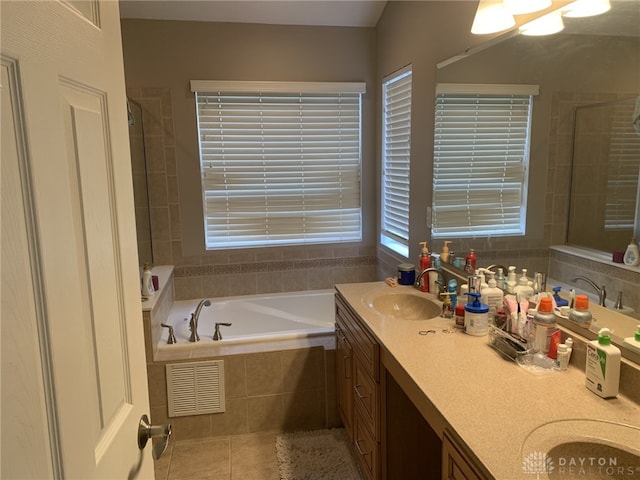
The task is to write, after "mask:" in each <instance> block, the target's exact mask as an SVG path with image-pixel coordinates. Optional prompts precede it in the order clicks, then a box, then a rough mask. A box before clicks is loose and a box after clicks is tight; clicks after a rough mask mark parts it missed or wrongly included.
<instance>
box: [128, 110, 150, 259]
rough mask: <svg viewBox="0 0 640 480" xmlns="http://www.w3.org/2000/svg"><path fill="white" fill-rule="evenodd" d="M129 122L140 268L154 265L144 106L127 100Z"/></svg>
mask: <svg viewBox="0 0 640 480" xmlns="http://www.w3.org/2000/svg"><path fill="white" fill-rule="evenodd" d="M127 114H128V122H129V149H130V152H131V172H132V175H133V200H134V205H135V211H136V233H137V238H138V263H139V264H140V266H142V265H144V264H145V263H148V264H150V265H152V264H153V249H152V244H151V224H150V222H151V220H150V218H151V216H150V211H149V188H148V179H147V156H146V150H145V144H144V140H145V137H144V125H143V122H142V106H141V105H140V104H139V103H138V102H136V101H134V100H131V99H127Z"/></svg>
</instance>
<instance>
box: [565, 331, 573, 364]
mask: <svg viewBox="0 0 640 480" xmlns="http://www.w3.org/2000/svg"><path fill="white" fill-rule="evenodd" d="M564 344H565V345H566V346H567V353H568V354H569V356H568V360H567V361H570V360H571V352H573V338H571V337H567V339H566V340H565V341H564Z"/></svg>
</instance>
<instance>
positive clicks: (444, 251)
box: [440, 240, 453, 263]
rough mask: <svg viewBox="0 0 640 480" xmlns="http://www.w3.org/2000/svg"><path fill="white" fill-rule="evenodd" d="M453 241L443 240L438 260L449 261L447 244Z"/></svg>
mask: <svg viewBox="0 0 640 480" xmlns="http://www.w3.org/2000/svg"><path fill="white" fill-rule="evenodd" d="M451 243H453V242H452V241H451V240H445V241H444V245H443V246H442V253H440V260H441V261H442V262H444V263H449V244H451Z"/></svg>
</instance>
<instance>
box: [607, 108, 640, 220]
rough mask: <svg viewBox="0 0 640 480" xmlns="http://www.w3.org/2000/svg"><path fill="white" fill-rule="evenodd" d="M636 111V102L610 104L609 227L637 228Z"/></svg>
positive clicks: (639, 160) (639, 163)
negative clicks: (633, 119)
mask: <svg viewBox="0 0 640 480" xmlns="http://www.w3.org/2000/svg"><path fill="white" fill-rule="evenodd" d="M633 114H634V103H633V102H628V103H625V102H620V103H617V104H614V105H612V106H611V107H610V121H611V127H610V132H609V138H610V143H609V158H608V162H607V190H606V202H605V212H604V214H605V218H604V222H605V225H604V228H605V230H627V229H630V230H633V228H634V225H635V219H636V198H637V195H638V179H639V178H640V135H638V133H636V131H635V130H634V128H633V123H632V118H633ZM603 116H604V115H603Z"/></svg>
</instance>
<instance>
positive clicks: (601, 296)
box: [571, 275, 607, 307]
mask: <svg viewBox="0 0 640 480" xmlns="http://www.w3.org/2000/svg"><path fill="white" fill-rule="evenodd" d="M578 280H582V281H583V282H585V283H588V284H589V285H590V286H591V288H593V289H594V290H595V292H596V293H597V294H598V304H599V305H601V306H603V307H606V305H605V300H606V299H607V288H606V287H605V286H604V285H602V287H598V285H596V282H594V281H593V280H591V279H590V278H587V277H583V276H582V275H579V276H577V277H573V278H572V279H571V282H572V283H578Z"/></svg>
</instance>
